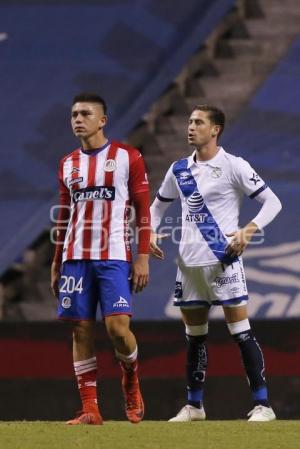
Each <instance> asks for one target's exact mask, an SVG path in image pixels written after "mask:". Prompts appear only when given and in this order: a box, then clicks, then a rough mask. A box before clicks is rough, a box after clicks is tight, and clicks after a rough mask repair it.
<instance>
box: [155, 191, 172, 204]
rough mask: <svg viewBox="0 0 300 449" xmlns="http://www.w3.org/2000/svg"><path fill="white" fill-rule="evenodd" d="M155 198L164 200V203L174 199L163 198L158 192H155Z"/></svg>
mask: <svg viewBox="0 0 300 449" xmlns="http://www.w3.org/2000/svg"><path fill="white" fill-rule="evenodd" d="M156 198H157V199H158V200H159V201H163V202H165V203H169V202H171V201H174V198H165V197H164V196H161V195H160V194H159V192H157V194H156Z"/></svg>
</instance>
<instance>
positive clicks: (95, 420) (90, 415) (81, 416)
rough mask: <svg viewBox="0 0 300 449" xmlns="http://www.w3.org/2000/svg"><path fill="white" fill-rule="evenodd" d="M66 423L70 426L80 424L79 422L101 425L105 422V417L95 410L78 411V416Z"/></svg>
mask: <svg viewBox="0 0 300 449" xmlns="http://www.w3.org/2000/svg"><path fill="white" fill-rule="evenodd" d="M66 424H68V425H70V426H78V425H79V424H90V425H101V424H103V419H102V416H101V415H100V413H95V412H84V411H82V410H81V411H80V412H78V416H76V417H75V418H74V419H71V420H70V421H67V422H66Z"/></svg>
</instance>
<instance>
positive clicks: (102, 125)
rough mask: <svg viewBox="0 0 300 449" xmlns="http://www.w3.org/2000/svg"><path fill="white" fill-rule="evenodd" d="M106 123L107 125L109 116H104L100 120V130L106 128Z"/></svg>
mask: <svg viewBox="0 0 300 449" xmlns="http://www.w3.org/2000/svg"><path fill="white" fill-rule="evenodd" d="M106 123H107V115H102V117H101V118H100V119H99V129H102V128H104V126H105V125H106Z"/></svg>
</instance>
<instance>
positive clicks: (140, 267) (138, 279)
mask: <svg viewBox="0 0 300 449" xmlns="http://www.w3.org/2000/svg"><path fill="white" fill-rule="evenodd" d="M148 281H149V255H148V254H138V255H137V258H136V260H135V261H134V262H133V265H132V280H131V282H132V291H133V293H138V292H141V291H142V290H143V289H144V288H145V287H146V285H147V284H148Z"/></svg>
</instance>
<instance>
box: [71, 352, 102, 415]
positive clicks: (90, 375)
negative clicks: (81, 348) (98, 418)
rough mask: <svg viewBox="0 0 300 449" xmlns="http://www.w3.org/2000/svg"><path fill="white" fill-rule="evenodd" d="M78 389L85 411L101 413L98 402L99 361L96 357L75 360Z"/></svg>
mask: <svg viewBox="0 0 300 449" xmlns="http://www.w3.org/2000/svg"><path fill="white" fill-rule="evenodd" d="M74 370H75V374H76V378H77V384H78V389H79V393H80V397H81V402H82V409H83V411H84V412H85V413H87V412H93V413H99V409H98V404H97V362H96V357H93V358H91V359H88V360H81V361H80V362H74Z"/></svg>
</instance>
